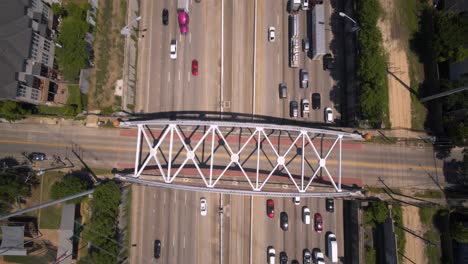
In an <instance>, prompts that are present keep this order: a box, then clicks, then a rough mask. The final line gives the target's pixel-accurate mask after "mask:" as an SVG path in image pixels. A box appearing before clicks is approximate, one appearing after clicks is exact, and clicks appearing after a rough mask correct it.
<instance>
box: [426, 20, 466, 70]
mask: <svg viewBox="0 0 468 264" xmlns="http://www.w3.org/2000/svg"><path fill="white" fill-rule="evenodd" d="M434 31H435V32H434V33H435V34H434V35H433V36H434V41H433V42H434V43H433V45H434V51H435V52H436V54H437V60H438V61H439V62H442V61H446V60H449V59H452V60H454V61H462V60H464V59H465V58H466V57H467V56H468V49H467V48H466V47H467V44H468V15H467V14H464V13H460V14H458V13H454V12H447V11H434Z"/></svg>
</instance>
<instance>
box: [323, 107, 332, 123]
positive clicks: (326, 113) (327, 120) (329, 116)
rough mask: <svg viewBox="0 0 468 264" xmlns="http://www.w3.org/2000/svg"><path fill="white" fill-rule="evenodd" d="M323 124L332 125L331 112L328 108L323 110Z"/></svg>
mask: <svg viewBox="0 0 468 264" xmlns="http://www.w3.org/2000/svg"><path fill="white" fill-rule="evenodd" d="M325 122H327V123H333V110H332V109H331V108H330V107H327V108H325Z"/></svg>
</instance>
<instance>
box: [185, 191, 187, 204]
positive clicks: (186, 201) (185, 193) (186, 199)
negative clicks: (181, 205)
mask: <svg viewBox="0 0 468 264" xmlns="http://www.w3.org/2000/svg"><path fill="white" fill-rule="evenodd" d="M185 205H187V193H185Z"/></svg>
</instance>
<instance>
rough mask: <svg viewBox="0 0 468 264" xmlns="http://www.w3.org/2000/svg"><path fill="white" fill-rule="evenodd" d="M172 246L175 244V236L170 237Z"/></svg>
mask: <svg viewBox="0 0 468 264" xmlns="http://www.w3.org/2000/svg"><path fill="white" fill-rule="evenodd" d="M172 246H175V237H172Z"/></svg>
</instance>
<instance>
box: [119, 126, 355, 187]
mask: <svg viewBox="0 0 468 264" xmlns="http://www.w3.org/2000/svg"><path fill="white" fill-rule="evenodd" d="M121 126H122V127H127V128H132V127H136V128H137V129H138V139H137V140H138V141H137V144H136V145H137V146H136V155H135V170H134V173H133V175H131V177H133V178H139V177H140V176H141V175H142V174H143V172H144V170H145V169H147V166H148V165H149V163H150V162H151V161H154V163H155V164H156V165H157V168H158V170H159V174H160V175H161V177H162V180H163V181H164V183H166V184H171V183H173V182H174V180H175V179H176V177H177V176H178V175H181V171H182V169H184V168H185V167H186V165H187V164H188V163H192V164H193V166H194V167H195V168H196V171H197V172H198V176H199V177H200V178H201V179H202V181H203V183H204V184H205V187H206V188H211V189H219V187H217V185H219V181H220V179H221V178H223V177H224V176H225V175H226V172H227V171H229V170H230V169H231V168H232V167H236V168H238V169H237V170H236V171H238V172H239V173H240V174H241V176H244V178H245V180H246V181H247V183H248V185H249V186H250V188H251V189H252V191H253V192H265V191H264V187H265V185H266V184H267V183H269V181H270V178H271V177H272V175H274V173H275V172H276V171H279V170H280V169H282V170H284V171H285V172H286V174H287V177H288V178H289V180H290V181H291V182H292V183H293V184H294V186H295V187H296V190H297V191H298V193H305V192H307V190H310V189H309V188H310V186H311V183H312V181H313V180H314V179H315V178H316V176H317V174H318V172H320V171H323V172H325V176H326V177H327V178H328V180H329V182H330V183H331V185H332V186H333V187H334V189H335V190H336V191H337V192H342V189H341V154H342V152H341V147H342V141H343V138H349V139H354V140H362V137H361V136H360V135H357V134H351V133H344V132H340V131H332V130H324V129H314V128H305V127H295V126H278V125H271V124H253V123H236V122H211V121H193V120H182V121H172V120H153V121H138V122H124V123H122V124H121ZM154 127H159V128H163V130H162V131H163V132H162V133H161V134H160V136H159V138H154V137H153V138H150V136H152V135H153V134H152V131H151V128H154ZM181 127H188V128H192V127H204V128H207V130H206V131H204V132H203V135H202V136H201V138H200V139H199V140H198V141H196V142H194V143H195V145H194V146H193V147H192V145H191V144H188V143H186V141H185V140H186V137H185V136H183V135H184V134H183V131H182V129H181ZM225 128H232V129H234V128H245V129H247V130H248V131H249V132H250V133H248V134H250V135H248V134H247V135H248V139H247V140H246V141H245V142H244V143H243V144H242V146H241V147H240V149H239V150H238V151H235V150H234V148H233V147H232V146H231V145H230V143H229V141H228V140H227V139H226V137H225V135H224V134H223V132H222V131H221V129H225ZM265 131H280V132H285V133H291V132H293V133H297V136H296V137H295V138H293V139H292V143H291V144H289V146H287V147H286V149H287V150H286V151H285V152H284V153H279V151H277V150H276V149H275V146H274V144H273V143H272V141H271V139H270V134H267V133H266V132H265ZM317 135H322V136H323V135H325V136H327V137H329V138H332V140H333V143H332V145H331V147H330V148H329V149H328V152H327V153H325V155H320V154H319V151H318V150H317V148H316V146H315V145H314V141H313V139H314V138H315V136H317ZM142 141H143V142H145V143H146V144H143V145H144V146H146V147H147V148H148V150H149V151H148V155H147V156H146V157H145V158H144V161H143V162H142V163H141V162H140V161H141V156H140V155H141V154H140V153H142V152H143V146H142ZM216 141H217V142H216ZM155 142H156V143H155ZM263 142H266V143H265V144H263V145H266V146H267V149H268V151H269V153H268V155H269V156H270V157H267V158H268V160H269V161H270V160H273V161H275V164H272V166H273V169H271V171H270V172H269V174H268V176H267V177H266V178H265V179H264V180H263V181H261V179H260V167H261V164H260V155H261V153H264V154H265V151H264V148H265V147H264V146H262V143H263ZM205 143H207V144H206V145H209V146H211V151H210V156H209V162H208V163H209V164H208V166H205V167H204V168H205V169H206V167H208V169H209V173H204V172H203V171H202V168H201V163H202V162H200V159H199V157H198V155H197V153H199V151H201V150H200V149H201V145H202V144H205ZM237 143H239V144H240V142H236V144H237ZM163 144H164V146H166V145H167V144H168V145H169V146H168V152H169V153H168V157H167V159H166V157H165V156H164V155H162V154H159V153H163V151H162V150H163V148H162V146H163ZM176 144H178V146H180V145H182V146H181V147H180V149H179V150H178V151H177V153H174V152H175V151H174V146H175V145H176ZM218 144H222V145H223V147H224V148H225V150H226V152H227V155H228V159H229V161H228V162H226V161H223V162H224V163H225V164H224V165H222V166H223V167H224V169H223V170H222V172H221V173H220V174H219V175H215V171H214V169H213V167H214V165H215V161H218V160H219V159H217V153H216V152H215V145H218ZM297 144H299V146H301V153H300V160H301V162H300V163H301V165H300V167H301V173H300V182H299V184H298V183H297V182H296V180H295V179H294V176H293V174H292V173H291V172H290V170H289V169H288V164H289V162H287V156H288V154H290V153H292V152H291V151H292V150H293V149H294V148H297ZM307 146H310V148H311V149H312V153H313V154H312V155H311V157H310V159H308V155H310V153H309V151H306V147H307ZM248 147H251V148H252V147H253V148H254V151H255V152H256V153H255V154H256V155H255V156H256V167H255V168H249V169H254V171H255V172H256V173H255V177H249V176H248V175H247V173H246V165H245V164H244V163H245V162H246V161H245V160H243V161H241V158H240V157H241V154H245V152H246V151H245V149H246V148H248ZM336 148H337V149H338V170H337V171H338V175H337V178H338V181H337V182H335V180H334V179H333V177H332V175H331V174H330V171H329V170H328V168H327V159H328V158H329V155H330V153H331V152H332V151H333V150H334V149H336ZM181 149H182V150H183V151H181ZM184 154H185V156H184ZM253 155H254V153H251V155H249V156H248V157H251V156H253ZM180 156H182V157H183V158H184V160H183V162H181V163H179V164H177V163H175V162H174V157H180ZM311 159H316V160H317V161H318V164H317V168H316V169H313V171H314V173H313V174H312V175H305V168H306V166H305V162H306V161H307V162H308V160H311ZM216 165H217V166H219V161H218V163H216ZM163 167H165V168H167V170H165V169H164V168H163ZM173 169H175V170H176V171H175V172H174V173H173ZM231 170H232V169H231ZM121 177H122V178H123V179H126V178H128V177H126V176H124V175H121ZM306 177H307V178H308V179H306Z"/></svg>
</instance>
